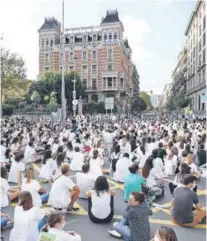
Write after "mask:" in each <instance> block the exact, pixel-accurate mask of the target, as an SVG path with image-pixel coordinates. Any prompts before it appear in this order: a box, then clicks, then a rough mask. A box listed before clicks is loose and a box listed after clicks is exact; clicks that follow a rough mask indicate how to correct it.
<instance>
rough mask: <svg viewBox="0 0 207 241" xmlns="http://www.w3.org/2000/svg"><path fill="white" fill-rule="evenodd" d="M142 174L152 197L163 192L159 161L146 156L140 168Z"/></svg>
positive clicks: (162, 177)
mask: <svg viewBox="0 0 207 241" xmlns="http://www.w3.org/2000/svg"><path fill="white" fill-rule="evenodd" d="M142 176H143V177H144V178H145V179H146V185H147V186H148V187H149V188H150V191H151V193H152V194H153V196H154V197H158V196H162V195H163V194H164V185H163V184H164V176H165V175H164V172H163V171H162V169H161V168H160V163H159V162H156V159H155V162H154V160H153V158H152V157H148V158H147V160H146V162H145V165H144V167H143V169H142Z"/></svg>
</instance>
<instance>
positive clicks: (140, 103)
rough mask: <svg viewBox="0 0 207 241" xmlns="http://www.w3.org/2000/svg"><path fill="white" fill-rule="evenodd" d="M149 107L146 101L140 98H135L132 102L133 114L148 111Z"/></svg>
mask: <svg viewBox="0 0 207 241" xmlns="http://www.w3.org/2000/svg"><path fill="white" fill-rule="evenodd" d="M146 108H147V105H146V103H145V101H144V100H143V99H142V98H141V97H140V96H134V98H133V99H132V100H131V110H132V112H139V111H144V110H146Z"/></svg>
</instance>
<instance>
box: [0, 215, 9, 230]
mask: <svg viewBox="0 0 207 241" xmlns="http://www.w3.org/2000/svg"><path fill="white" fill-rule="evenodd" d="M7 223H8V219H7V218H5V217H1V228H4V227H6V225H7Z"/></svg>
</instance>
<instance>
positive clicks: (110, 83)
mask: <svg viewBox="0 0 207 241" xmlns="http://www.w3.org/2000/svg"><path fill="white" fill-rule="evenodd" d="M112 86H113V82H112V78H111V77H109V78H108V87H109V89H111V88H112Z"/></svg>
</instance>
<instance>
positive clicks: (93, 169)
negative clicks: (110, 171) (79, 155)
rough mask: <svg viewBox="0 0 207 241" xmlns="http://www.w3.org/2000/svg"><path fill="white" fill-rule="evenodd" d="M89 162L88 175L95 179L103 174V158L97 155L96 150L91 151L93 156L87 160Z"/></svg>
mask: <svg viewBox="0 0 207 241" xmlns="http://www.w3.org/2000/svg"><path fill="white" fill-rule="evenodd" d="M89 163H90V170H89V175H90V176H92V177H93V178H94V180H96V179H97V177H99V176H101V175H103V171H102V166H103V164H104V162H103V160H102V159H101V158H100V157H99V152H98V150H96V149H95V150H94V151H93V156H92V157H91V158H90V160H89Z"/></svg>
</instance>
